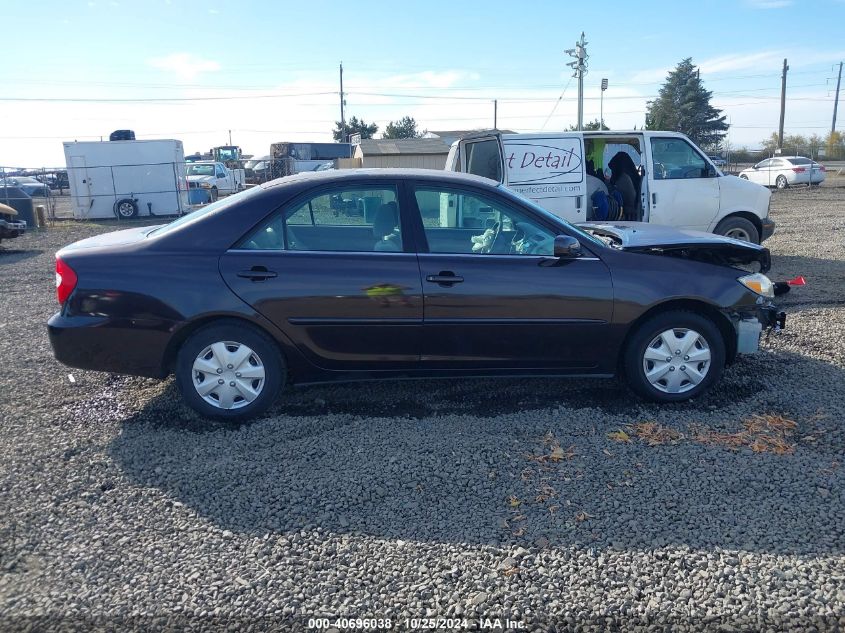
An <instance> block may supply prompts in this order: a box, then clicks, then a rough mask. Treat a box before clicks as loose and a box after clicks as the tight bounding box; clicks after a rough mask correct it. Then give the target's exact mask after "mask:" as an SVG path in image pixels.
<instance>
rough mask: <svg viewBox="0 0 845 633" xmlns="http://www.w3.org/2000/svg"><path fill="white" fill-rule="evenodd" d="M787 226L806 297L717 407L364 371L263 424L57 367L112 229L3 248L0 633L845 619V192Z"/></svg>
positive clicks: (718, 397) (762, 626)
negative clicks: (61, 305)
mask: <svg viewBox="0 0 845 633" xmlns="http://www.w3.org/2000/svg"><path fill="white" fill-rule="evenodd" d="M772 216H773V217H774V219H775V220H776V222H777V223H778V230H777V233H776V235H775V236H774V238H772V239H771V240H770V241H769V242H768V246H769V247H770V248H771V249H772V251H773V256H774V270H773V273H772V274H771V276H772V277H774V278H775V279H785V278H788V277H791V276H793V275H796V274H802V275H804V276H805V277H806V278H807V280H808V284H809V285H808V286H806V287H804V288H799V289H797V290H794V291H793V292H792V293H790V294H789V295H787V297H785V301H784V302H783V303H784V304H785V307H786V309H787V311H788V313H789V320H788V328H787V330H786V331H785V332H784V333H783V334H781V335H779V336H772V337H771V339H770V340H769V341H768V342H767V343H766V344H765V353H763V354H760V355H758V356H755V357H752V358H746V359H744V360H743V361H741V362H740V363H738V364H736V365H735V366H734V367H732V368H731V369H729V370H728V371H727V373H726V376H725V378H724V379H723V381H722V383H721V385H720V386H719V387H718V388H717V389H716V390H715V391H714V392H713V393H712V394H711V395H709V396H707V397H705V398H703V399H700V400H698V401H696V402H693V403H687V404H681V405H674V406H664V407H656V406H653V405H648V404H643V403H640V402H638V401H636V400H634V399H633V397H632V396H631V395H630V394H629V393H628V392H627V391H626V390H625V389H624V388H623V387H621V386H620V385H618V384H616V383H615V382H612V381H594V382H585V381H560V380H517V381H514V380H476V381H455V380H452V381H414V382H406V383H384V384H363V385H362V384H356V385H343V386H328V387H308V388H302V389H298V390H291V391H288V392H287V393H286V394H285V395H284V398H283V399H281V400H280V401H279V403H278V404H277V405H276V406H275V407H274V408H273V409H272V410H271V412H270V414H269V415H268V416H267V417H265V418H264V419H261V420H258V421H256V422H253V423H251V424H248V425H246V426H243V427H240V428H233V427H229V426H226V425H222V424H208V423H206V422H204V421H202V420H200V419H198V418H197V417H195V416H194V415H193V414H192V413H191V412H190V411H189V410H187V409H186V408H185V407H183V406H182V405H181V404H179V402H178V397H177V394H176V390H175V387H174V385H173V382H172V381H171V380H168V381H164V382H156V381H150V380H144V379H136V378H124V377H115V376H109V375H106V374H98V373H89V372H82V371H77V370H69V369H67V368H64V367H62V366H60V365H59V364H57V363H56V362H55V361H54V360H53V359H52V356H51V352H50V348H49V344H48V341H47V339H46V335H45V330H44V321H45V320H46V319H47V318H48V317H49V316H50V314H51V313H52V312H53V311H55V309H56V304H55V298H54V291H53V269H52V266H53V264H52V255H53V252H54V251H55V250H56V249H57V248H59V247H60V246H61V245H63V244H66V243H68V242H71V241H74V240H77V239H81V238H83V237H86V236H88V235H92V234H95V233H98V232H102V231H105V230H111V228H112V227H111V226H103V225H93V224H83V225H60V226H57V227H54V228H52V229H50V230H48V231H46V232H42V233H37V234H33V235H27V236H25V237H23V238H20V239H17V240H14V241H10V242H4V243H3V245H2V247H0V297H2V299H1V301H2V304H0V305H1V306H2V312H0V357H2V358H3V359H4V363H3V365H4V372H3V374H2V378H0V389H1V390H0V394H2V395H0V419H2V425H3V426H2V433H1V434H0V456H2V458H1V459H0V630H4V631H9V630H19V629H27V628H29V629H31V630H71V629H76V630H91V629H95V628H101V629H103V630H151V629H155V630H218V629H225V628H227V627H228V628H229V629H230V630H283V629H284V630H289V629H297V628H299V629H304V628H306V627H307V625H308V622H307V618H309V617H328V618H330V619H331V623H332V624H334V618H337V617H341V618H343V617H352V618H366V617H376V618H391V619H392V622H391V624H392V625H393V627H394V628H395V629H396V630H400V629H405V628H408V626H409V625H412V624H414V623H410V622H409V623H407V624H406V622H405V618H426V617H435V616H441V617H457V618H466V619H467V620H466V624H467V625H468V626H469V627H474V626H476V625H478V624H479V623H482V624H483V623H484V622H483V621H480V620H479V619H480V618H491V622H490V623H491V624H493V625H495V624H496V622H495V621H494V620H492V619H493V618H502V619H504V618H509V619H510V620H511V621H512V622H517V623H522V624H524V625H525V627H526V628H527V629H537V630H595V631H601V630H609V629H613V628H614V627H616V629H617V630H679V631H680V630H701V629H709V630H720V631H729V630H748V631H783V630H794V631H813V630H820V631H821V630H824V631H827V630H839V629H840V628H843V627H845V527H843V526H845V496H843V495H845V493H843V490H845V487H844V486H843V484H845V463H843V462H845V432H843V423H842V421H843V418H844V417H845V344H843V340H844V339H845V188H836V187H822V188H818V189H814V190H812V191H807V190H804V189H802V190H797V189H796V190H789V191H784V192H776V193H775V194H774V200H773V205H772ZM69 375H72V376H73V379H74V381H71V380H70V378H69ZM755 416H757V417H755ZM649 423H651V424H649ZM459 623H460V624H463V623H464V622H462V621H461V622H459ZM339 624H341V625H342V624H344V622H340V623H339ZM352 624H353V625H354V624H355V623H354V622H353V623H352ZM416 624H420V623H416ZM421 624H422V625H426V624H430V623H429V622H422V623H421ZM502 624H504V621H502ZM636 627H640V628H638V629H637V628H636ZM337 629H338V630H344V627H342V626H338V627H337Z"/></svg>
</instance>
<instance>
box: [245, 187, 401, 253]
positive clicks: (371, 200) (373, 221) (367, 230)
mask: <svg viewBox="0 0 845 633" xmlns="http://www.w3.org/2000/svg"><path fill="white" fill-rule="evenodd" d="M238 248H242V249H252V250H288V251H345V252H381V251H386V252H390V251H393V252H401V251H402V249H403V242H402V230H401V226H400V215H399V204H398V195H397V190H396V188H395V187H377V188H367V187H363V188H353V189H348V188H347V189H332V190H324V191H322V192H320V193H319V194H317V195H314V196H312V197H308V198H305V199H300V200H299V201H298V202H296V203H294V204H293V205H291V206H290V207H288V208H286V209H284V210H283V211H281V212H280V213H277V214H274V215H273V217H272V218H270V220H269V221H267V222H265V223H264V224H263V225H261V226H260V227H259V228H258V229H256V230H255V231H253V232H252V233H251V234H250V235H249V236H247V237H246V238H245V239H244V240H242V242H241V243H240V244H239V245H238Z"/></svg>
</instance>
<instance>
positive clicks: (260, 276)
mask: <svg viewBox="0 0 845 633" xmlns="http://www.w3.org/2000/svg"><path fill="white" fill-rule="evenodd" d="M278 276H279V275H278V274H277V273H276V272H275V271H273V270H267V268H265V267H264V266H253V267H252V268H250V269H249V270H241V271H239V272H238V277H243V278H244V279H251V280H252V281H264V280H265V279H272V278H273V277H278Z"/></svg>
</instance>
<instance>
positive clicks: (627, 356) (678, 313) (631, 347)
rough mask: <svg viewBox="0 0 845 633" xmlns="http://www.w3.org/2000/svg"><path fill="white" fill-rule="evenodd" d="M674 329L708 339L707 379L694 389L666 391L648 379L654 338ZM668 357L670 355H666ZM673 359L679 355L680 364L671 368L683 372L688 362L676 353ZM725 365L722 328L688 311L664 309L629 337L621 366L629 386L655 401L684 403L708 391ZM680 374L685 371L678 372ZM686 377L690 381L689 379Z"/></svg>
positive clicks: (640, 394)
mask: <svg viewBox="0 0 845 633" xmlns="http://www.w3.org/2000/svg"><path fill="white" fill-rule="evenodd" d="M673 329H685V330H693V331H695V332H697V333H698V334H699V335H700V337H701V338H703V339H704V340H705V341H706V344H707V347H708V348H709V352H710V361H709V365H707V371H706V373H705V374H704V378H703V379H702V380H701V382H699V383H698V384H696V385H694V386H692V387H691V388H687V387H683V388H687V390H686V391H682V392H680V393H667V392H666V391H662V390H661V389H659V388H657V387H655V386H654V385H652V383H651V382H650V381H649V379H648V378H646V368H645V361H644V357H645V353H646V349H647V348H648V347H649V346H650V345H651V343H652V341H654V340H655V339H656V338H657V337H658V336H659V335H660V334H661V333H663V332H665V331H667V330H673ZM675 351H676V352H677V351H680V350H675ZM667 358H669V357H668V356H667ZM671 358H672V359H673V361H674V360H675V358H677V361H675V362H677V363H679V364H678V365H671V366H672V367H675V369H673V370H672V371H679V372H680V371H682V370H681V369H680V368H681V367H684V365H683V363H684V362H689V361H685V360H684V358H683V357H680V356H676V355H675V354H673V355H672V356H671ZM693 362H694V361H693ZM724 368H725V341H724V339H723V338H722V333H721V332H720V331H719V328H718V327H716V324H715V323H713V322H712V321H711V320H710V319H708V318H707V317H704V316H701V315H699V314H695V313H694V312H687V311H685V310H672V311H670V312H662V313H660V314H657V315H655V316H654V317H652V318H650V319H648V320H647V321H645V322H644V323H642V324H641V325H640V326H638V327H637V329H636V330H635V331H634V332H633V333H632V334H631V337H630V339H629V340H628V343H627V345H626V348H625V353H624V356H623V359H622V369H623V372H624V375H625V380H626V381H627V383H628V386H629V387H630V388H631V390H632V391H633V392H634V393H635V394H637V395H638V396H640V397H641V398H643V399H645V400H651V401H652V402H683V401H684V400H689V399H690V398H696V397H698V396H700V395H701V394H703V393H705V392H706V391H708V390H709V389H710V388H711V387H712V386H713V385H714V384H715V383H716V382H717V381H718V380H719V378H720V377H721V375H722V371H723V370H724ZM696 369H698V370H701V371H703V366H699V367H697V368H696ZM678 375H682V374H681V373H679V374H678ZM685 375H686V374H684V376H685ZM667 376H668V374H667ZM685 380H686V381H687V382H690V381H689V380H688V379H686V378H685ZM690 384H692V383H690Z"/></svg>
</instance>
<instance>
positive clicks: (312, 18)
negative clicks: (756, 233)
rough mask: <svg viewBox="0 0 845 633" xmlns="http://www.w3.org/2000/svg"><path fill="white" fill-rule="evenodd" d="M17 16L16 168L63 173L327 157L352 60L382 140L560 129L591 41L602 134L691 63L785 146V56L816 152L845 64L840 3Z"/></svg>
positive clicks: (353, 89) (6, 114)
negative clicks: (120, 133)
mask: <svg viewBox="0 0 845 633" xmlns="http://www.w3.org/2000/svg"><path fill="white" fill-rule="evenodd" d="M5 4H6V6H5V7H4V11H3V16H4V17H3V22H4V26H5V27H6V28H4V51H5V54H4V57H5V64H4V65H3V66H4V67H3V68H0V81H2V85H3V86H4V89H3V91H2V94H0V99H2V100H0V108H2V111H3V116H0V165H31V166H36V165H43V164H48V165H49V164H54V165H55V164H58V165H60V164H62V163H63V156H62V146H61V142H62V141H63V140H74V139H78V140H96V139H98V138H99V137H100V135H106V136H107V135H108V133H109V132H110V131H112V130H113V129H118V128H131V129H134V130H135V131H136V133H137V134H138V136H139V138H164V137H167V138H179V139H181V140H182V141H183V142H184V143H185V149H186V151H187V152H193V151H196V150H205V149H208V148H209V147H211V146H212V145H217V144H223V143H225V142H226V141H227V139H228V130H232V140H233V142H235V143H236V144H239V145H241V146H242V147H243V148H244V149H245V151H247V152H249V153H254V154H265V153H267V151H268V150H269V145H270V143H272V142H275V141H283V140H303V141H304V140H328V139H330V131H331V129H332V127H333V121H335V120H337V119H338V118H339V105H338V100H339V99H338V95H337V90H338V86H337V73H338V63H339V62H340V61H341V60H342V61H343V64H344V71H345V74H344V79H345V88H346V90H347V92H348V95H347V113H348V114H347V116H348V115H357V116H359V117H363V118H364V119H366V120H367V121H370V120H374V121H375V122H377V123H378V124H379V125H380V126H381V128H382V129H383V128H384V125H385V124H386V123H387V121H389V120H391V119H398V118H400V117H401V116H403V115H405V114H409V115H411V116H414V117H415V118H416V119H417V121H418V123H419V124H420V127H421V128H426V129H430V130H438V129H469V128H474V127H490V126H492V123H493V104H492V101H493V99H498V102H499V103H498V115H499V119H498V124H499V127H500V128H510V129H514V130H517V131H525V132H529V131H538V130H540V129H544V130H555V129H562V128H565V127H567V126H568V125H570V124H571V123H573V122H574V120H575V107H576V106H575V97H576V94H577V89H576V82H575V81H574V80H573V81H572V82H571V83H570V82H569V79H570V74H571V71H570V70H569V69H568V68H567V67H566V66H565V64H566V62H568V61H570V59H569V58H567V57H566V56H565V55H564V54H563V51H564V49H567V48H570V47H571V46H572V45H573V43H574V42H575V40H576V39H577V37H578V36H579V35H580V33H581V31H582V30H583V31H585V32H586V34H587V40H588V42H589V46H588V51H589V53H590V60H589V72H588V74H587V76H586V79H585V86H586V90H585V94H586V101H585V119H587V120H590V119H593V118H598V116H599V99H598V97H599V92H600V91H599V89H598V85H599V82H600V81H601V78H602V77H607V78H608V79H609V82H610V87H609V89H608V91H607V92H606V93H605V101H604V116H605V121H606V122H607V123H608V125H610V126H611V127H612V128H616V129H623V128H631V127H632V126H634V125H637V126H640V125H642V123H643V116H644V112H645V103H646V101H647V100H648V99H649V98H650V97H652V96H654V95H655V94H656V92H657V89H658V88H659V85H660V83H661V82H662V80H663V78H665V75H666V72H667V71H668V70H669V69H670V68H671V67H673V66H674V65H675V64H676V63H677V62H678V61H679V60H681V59H682V58H684V57H688V56H690V57H692V58H693V61H694V62H695V63H696V64H700V66H701V71H702V79H704V81H705V85H706V87H707V88H708V89H710V90H712V91H713V92H714V104H715V105H717V106H718V107H721V108H723V109H724V110H725V114H727V115H728V116H729V117H730V122H731V124H732V130H731V133H730V142H731V144H732V145H733V146H741V145H747V146H750V147H754V146H758V145H759V141H760V140H761V139H762V138H764V137H766V136H768V134H769V133H771V131H772V130H775V129H776V127H777V122H778V111H779V102H778V98H779V91H780V70H781V68H780V67H781V63H782V60H783V58H784V57H787V58H789V64H790V74H789V92H788V94H789V96H790V100H789V102H788V104H787V116H786V129H787V133H791V132H800V133H804V134H810V133H814V132H815V133H818V134H820V135H824V134H825V133H826V132H827V131H828V130H829V126H830V120H831V114H832V108H833V89H834V87H835V77H834V76H835V71H834V69H833V65H834V64H835V63H838V62H839V61H840V60H843V59H845V38H843V36H842V25H843V23H845V2H843V0H814V1H813V2H812V3H807V2H805V1H797V0H738V1H736V2H721V1H715V0H714V1H710V2H707V1H699V2H696V3H677V2H649V1H642V2H637V3H634V2H629V1H625V2H616V1H605V2H601V3H584V2H582V3H577V4H576V3H572V2H560V1H559V0H558V1H557V2H540V1H537V2H530V3H528V2H525V3H517V2H501V1H493V0H487V1H486V2H475V1H471V2H470V1H464V2H454V1H452V2H446V1H441V0H429V1H426V2H411V1H409V2H403V3H398V2H380V1H375V0H359V1H358V2H355V3H349V2H320V1H318V0H314V1H312V2H303V1H301V0H299V1H297V2H258V1H254V2H231V0H230V1H228V2H222V1H220V0H191V1H190V2H188V1H183V0H145V1H143V2H141V1H134V2H130V1H127V0H112V1H109V0H92V1H87V0H65V1H63V2H58V1H56V2H38V1H31V2H19V1H17V0H7V2H6V3H5ZM831 78H834V79H833V80H832V79H831ZM567 84H569V85H568V87H567V88H566V90H565V91H564V87H565V86H567ZM561 93H563V98H562V99H560V101H558V98H559V97H560V95H561ZM842 99H843V100H845V97H843V98H842ZM842 110H843V108H840V111H842ZM840 121H845V112H842V116H841V117H840ZM837 127H838V128H839V129H842V128H845V125H843V124H842V123H840V124H839V125H838V126H837Z"/></svg>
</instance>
